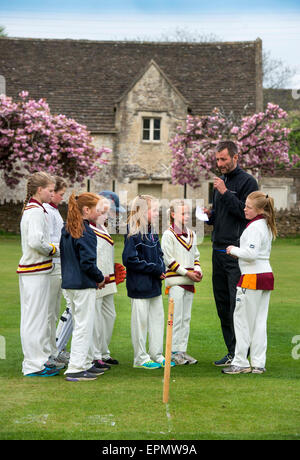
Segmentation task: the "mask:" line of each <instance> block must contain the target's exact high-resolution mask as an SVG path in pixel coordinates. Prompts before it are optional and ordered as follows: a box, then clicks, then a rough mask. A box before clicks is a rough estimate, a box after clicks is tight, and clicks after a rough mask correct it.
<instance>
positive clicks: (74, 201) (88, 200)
mask: <svg viewBox="0 0 300 460" xmlns="http://www.w3.org/2000/svg"><path fill="white" fill-rule="evenodd" d="M101 199H102V198H101V196H99V195H96V194H95V193H90V192H86V193H82V194H81V195H79V196H75V193H74V192H73V193H72V195H71V196H70V198H69V204H68V215H67V220H66V230H67V232H69V233H70V235H71V236H72V237H73V238H80V237H81V236H82V235H83V230H84V223H83V208H84V207H85V206H86V207H88V208H93V207H94V206H96V205H97V203H98V201H99V200H101Z"/></svg>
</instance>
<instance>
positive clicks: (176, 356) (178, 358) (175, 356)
mask: <svg viewBox="0 0 300 460" xmlns="http://www.w3.org/2000/svg"><path fill="white" fill-rule="evenodd" d="M171 359H172V361H174V363H175V364H176V366H183V365H185V364H189V362H188V360H187V359H186V358H185V357H184V355H183V353H181V352H177V353H176V352H175V353H172V358H171Z"/></svg>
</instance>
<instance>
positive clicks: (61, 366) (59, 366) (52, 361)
mask: <svg viewBox="0 0 300 460" xmlns="http://www.w3.org/2000/svg"><path fill="white" fill-rule="evenodd" d="M45 366H46V367H50V368H53V367H56V369H64V368H65V367H66V364H65V363H62V362H60V361H59V360H58V359H57V358H54V357H53V356H49V358H48V361H47V362H46V363H45Z"/></svg>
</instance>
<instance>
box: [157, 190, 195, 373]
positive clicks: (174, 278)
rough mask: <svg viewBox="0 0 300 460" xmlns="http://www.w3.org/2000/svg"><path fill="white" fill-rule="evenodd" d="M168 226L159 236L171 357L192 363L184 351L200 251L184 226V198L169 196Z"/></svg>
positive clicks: (187, 213)
mask: <svg viewBox="0 0 300 460" xmlns="http://www.w3.org/2000/svg"><path fill="white" fill-rule="evenodd" d="M168 214H169V217H170V224H171V225H170V228H169V229H167V230H166V231H165V232H164V233H163V236H162V241H161V247H162V250H163V253H164V261H165V265H166V267H167V271H166V279H165V286H166V293H168V294H169V299H170V298H172V299H173V300H174V320H173V337H172V360H173V361H174V362H175V364H176V365H182V364H196V363H197V360H196V359H195V358H193V357H192V356H190V355H188V354H187V352H186V351H187V346H188V340H189V333H190V322H191V313H192V304H193V298H194V292H195V288H194V283H198V282H199V281H201V280H202V270H201V267H200V262H199V257H200V253H199V251H198V248H197V237H196V234H195V232H193V231H191V230H190V229H189V228H187V227H186V225H187V223H188V222H189V219H190V208H189V206H188V205H187V204H186V203H185V201H184V200H179V199H178V200H173V201H172V202H171V203H170V209H169V210H168Z"/></svg>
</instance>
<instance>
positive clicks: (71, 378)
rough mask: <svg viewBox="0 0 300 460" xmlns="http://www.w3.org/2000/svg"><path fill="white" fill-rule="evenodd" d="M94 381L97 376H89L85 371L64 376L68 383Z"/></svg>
mask: <svg viewBox="0 0 300 460" xmlns="http://www.w3.org/2000/svg"><path fill="white" fill-rule="evenodd" d="M96 379H97V374H90V373H89V372H87V371H82V372H74V373H71V374H66V380H67V381H68V382H85V381H88V380H96Z"/></svg>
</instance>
